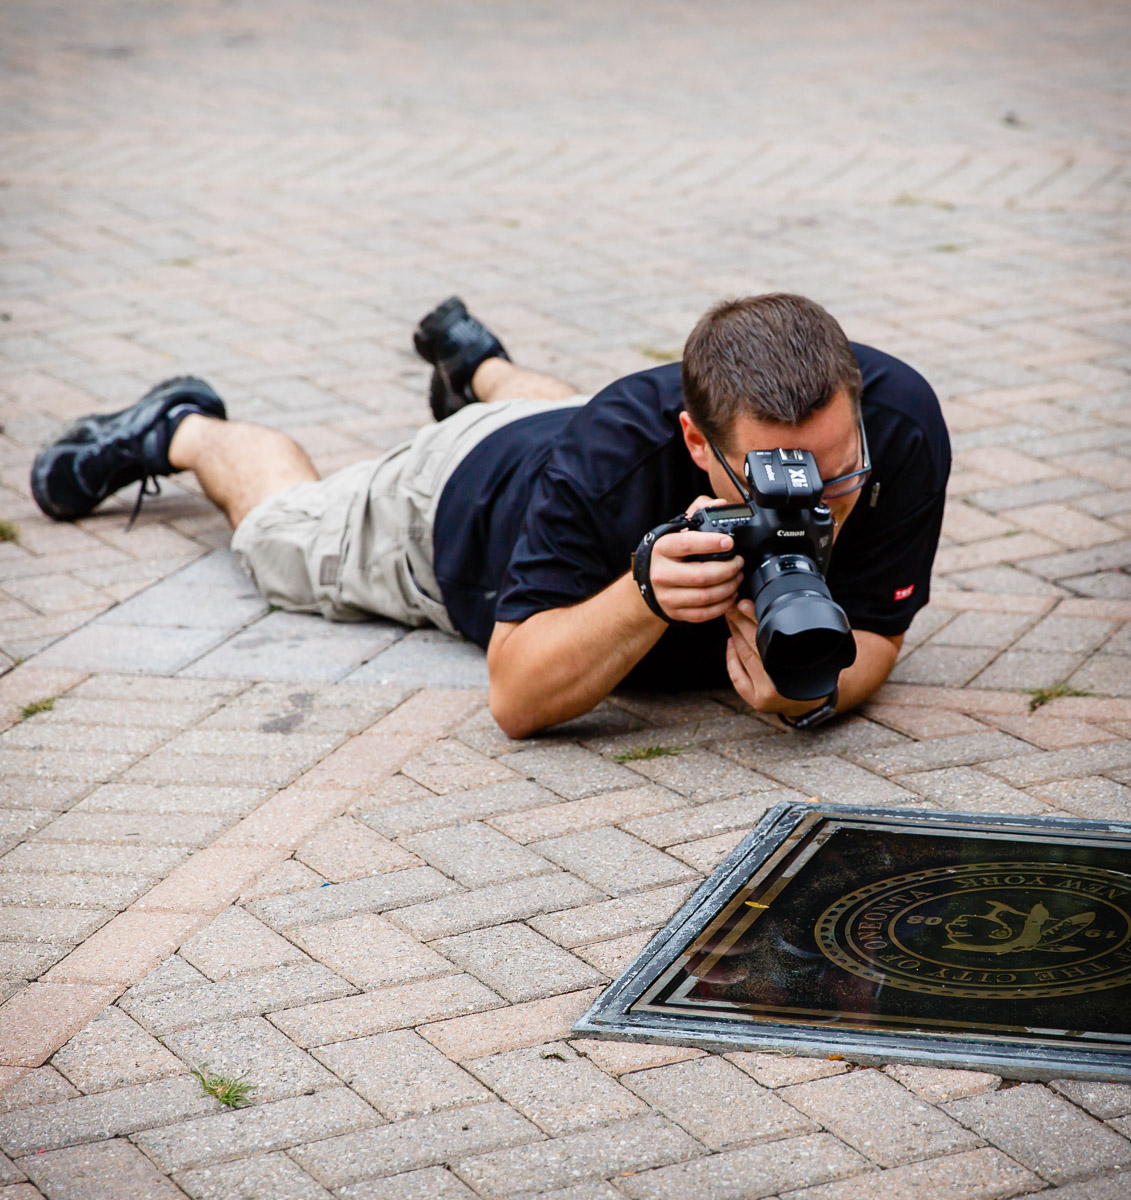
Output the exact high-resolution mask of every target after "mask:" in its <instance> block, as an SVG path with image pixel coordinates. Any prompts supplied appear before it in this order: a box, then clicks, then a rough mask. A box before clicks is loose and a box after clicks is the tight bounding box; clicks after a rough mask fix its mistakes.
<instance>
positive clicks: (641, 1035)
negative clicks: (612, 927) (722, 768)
mask: <svg viewBox="0 0 1131 1200" xmlns="http://www.w3.org/2000/svg"><path fill="white" fill-rule="evenodd" d="M574 1033H576V1034H580V1035H583V1036H586V1037H609V1038H617V1039H621V1040H624V1039H627V1040H633V1041H660V1042H671V1043H675V1044H678V1045H686V1046H702V1047H704V1048H707V1049H716V1050H718V1049H723V1050H777V1051H784V1052H786V1053H789V1052H793V1053H798V1054H819V1055H825V1056H828V1055H837V1056H840V1057H842V1058H844V1059H846V1060H849V1061H853V1062H858V1063H865V1064H876V1063H882V1062H903V1063H918V1064H923V1065H928V1066H952V1067H970V1068H976V1069H979V1070H992V1071H994V1072H996V1073H998V1074H1003V1075H1006V1076H1008V1077H1011V1078H1014V1079H1055V1078H1059V1077H1064V1076H1075V1077H1078V1078H1089V1079H1110V1080H1120V1081H1131V825H1128V824H1120V823H1111V822H1101V821H1079V820H1074V819H1071V818H1057V817H1013V816H1008V817H1007V816H990V815H986V814H983V813H941V812H928V811H922V810H912V809H894V808H861V807H855V806H847V805H823V806H818V805H814V804H779V805H777V806H776V807H775V808H773V809H771V810H770V811H769V812H768V813H766V815H765V816H764V817H763V819H762V820H761V821H760V822H759V824H758V825H757V827H756V828H755V829H754V830H753V831H752V832H751V833H750V834H749V836H747V837H746V838H745V839H744V841H743V842H742V843H741V845H739V846H738V847H737V849H736V850H735V851H734V852H733V853H732V854H731V855H730V856H729V857H728V858H727V860H726V861H725V862H724V863H723V864H722V865H721V866H720V867H719V868H718V869H717V870H716V871H715V872H714V874H712V876H711V877H710V878H709V879H708V880H707V881H706V882H705V883H704V884H703V885H702V886H701V887H700V888H699V889H698V891H696V893H695V894H694V895H693V896H692V897H691V899H690V900H689V901H688V902H687V903H686V904H685V905H684V906H683V908H681V909H680V911H679V912H678V913H677V914H676V915H675V917H674V918H673V919H672V921H671V922H670V923H669V924H668V926H667V927H666V928H665V929H664V930H662V931H661V932H660V933H659V934H658V935H657V936H656V937H655V938H653V940H652V942H651V943H650V944H649V945H648V946H647V948H646V949H645V950H644V952H643V953H642V954H641V955H640V957H639V958H637V960H636V961H635V962H634V963H633V964H632V966H631V967H629V969H628V970H627V971H626V972H625V973H624V975H622V976H621V978H620V979H618V980H617V981H616V982H615V983H614V984H613V985H612V986H611V987H610V988H609V989H608V990H607V991H606V992H605V993H604V994H603V995H602V996H601V997H600V998H599V999H598V1000H597V1002H596V1003H595V1004H594V1005H593V1007H592V1008H591V1009H590V1010H589V1011H588V1012H587V1013H586V1014H585V1016H583V1017H582V1018H581V1020H580V1021H579V1022H578V1023H577V1025H576V1026H575V1027H574Z"/></svg>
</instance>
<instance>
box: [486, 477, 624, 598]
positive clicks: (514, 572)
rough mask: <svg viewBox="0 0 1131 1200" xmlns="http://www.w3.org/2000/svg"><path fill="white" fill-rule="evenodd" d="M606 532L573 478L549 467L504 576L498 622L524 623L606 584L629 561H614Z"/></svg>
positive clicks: (595, 591) (594, 592) (527, 515)
mask: <svg viewBox="0 0 1131 1200" xmlns="http://www.w3.org/2000/svg"><path fill="white" fill-rule="evenodd" d="M606 532H607V531H606V530H605V529H604V528H603V524H602V522H601V521H600V519H599V518H598V516H597V514H596V513H595V512H594V510H593V508H592V506H591V503H590V501H589V499H588V497H586V496H585V495H583V494H582V493H581V492H580V491H579V489H578V488H577V486H576V485H575V483H574V482H573V481H572V480H571V479H569V478H568V477H567V476H566V475H564V474H563V473H561V472H558V471H555V470H553V469H552V468H550V469H547V470H546V471H544V472H543V473H542V476H541V478H540V479H539V481H538V484H537V486H536V487H535V489H534V493H533V495H532V496H531V503H530V509H529V511H528V512H527V514H526V519H525V520H524V521H523V524H522V528H521V531H520V532H519V535H518V540H517V542H516V543H515V547H514V552H513V553H512V555H511V559H510V562H509V564H508V565H507V569H506V571H505V572H504V574H503V579H502V583H501V585H500V587H499V596H498V600H497V601H496V606H495V620H497V621H525V620H526V618H527V617H531V616H533V615H534V614H535V613H539V612H544V611H546V610H547V609H552V608H566V607H569V606H571V605H574V604H579V603H580V602H581V601H582V600H586V599H588V598H589V597H590V596H593V595H595V594H596V593H597V592H599V591H601V590H602V589H603V588H605V587H607V586H608V585H609V584H610V583H612V582H613V580H614V579H616V578H617V576H618V575H619V574H623V572H624V571H627V570H628V567H629V563H628V562H627V561H626V562H625V563H624V564H623V570H617V565H616V564H615V563H613V562H611V561H610V548H609V546H608V545H607V539H606Z"/></svg>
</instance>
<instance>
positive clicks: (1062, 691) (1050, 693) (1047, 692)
mask: <svg viewBox="0 0 1131 1200" xmlns="http://www.w3.org/2000/svg"><path fill="white" fill-rule="evenodd" d="M1025 694H1026V695H1027V696H1031V697H1032V699H1031V700H1030V701H1029V711H1030V712H1031V713H1033V712H1036V711H1037V709H1038V708H1041V707H1042V706H1043V705H1045V704H1048V702H1049V701H1050V700H1059V699H1060V697H1061V696H1090V695H1091V694H1092V693H1091V692H1089V691H1085V689H1084V688H1075V687H1070V686H1069V685H1068V684H1067V683H1054V684H1053V685H1052V687H1044V688H1026V689H1025Z"/></svg>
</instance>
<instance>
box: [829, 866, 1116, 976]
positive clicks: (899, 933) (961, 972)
mask: <svg viewBox="0 0 1131 1200" xmlns="http://www.w3.org/2000/svg"><path fill="white" fill-rule="evenodd" d="M1129 901H1131V876H1128V875H1124V874H1122V873H1121V872H1118V871H1110V870H1106V869H1103V868H1099V867H1089V866H1083V865H1079V864H1076V863H1025V862H994V863H974V864H962V865H960V866H954V867H936V868H932V869H929V870H925V871H920V872H917V873H915V874H910V875H899V876H894V877H891V878H888V879H880V880H876V881H875V882H873V883H870V884H866V885H865V886H863V887H859V888H856V889H855V890H854V891H851V892H849V893H847V894H846V895H844V896H842V897H841V898H840V899H839V900H837V901H836V902H835V903H833V904H831V905H829V907H828V908H827V909H826V910H825V911H824V912H823V913H822V914H821V916H820V917H819V918H818V920H817V924H816V927H815V929H814V936H815V938H816V940H817V944H818V946H819V947H820V948H821V951H822V953H823V954H824V955H825V957H826V958H828V959H830V960H831V961H832V962H834V963H836V964H837V965H838V966H840V967H842V968H843V969H844V970H846V971H848V972H850V973H851V974H853V975H858V976H863V977H864V978H866V979H870V980H873V981H875V982H876V983H880V984H883V985H884V986H885V987H894V988H898V989H902V990H904V991H912V992H923V993H927V994H930V995H937V996H954V997H984V998H987V999H1000V1000H1008V999H1024V998H1026V997H1028V998H1033V997H1038V996H1065V995H1076V994H1079V993H1083V992H1092V991H1101V990H1105V989H1107V988H1114V987H1122V986H1123V985H1124V984H1127V983H1131V903H1129ZM1002 958H1006V959H1007V962H1004V963H1003V964H1002V965H1003V966H1004V967H1007V969H1006V970H994V969H993V968H992V963H993V960H994V959H1002Z"/></svg>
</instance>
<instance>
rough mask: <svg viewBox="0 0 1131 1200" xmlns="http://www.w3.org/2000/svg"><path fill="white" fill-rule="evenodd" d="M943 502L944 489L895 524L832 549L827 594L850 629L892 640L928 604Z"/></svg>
mask: <svg viewBox="0 0 1131 1200" xmlns="http://www.w3.org/2000/svg"><path fill="white" fill-rule="evenodd" d="M861 502H862V503H865V501H864V500H863V499H862V501H861ZM945 503H946V489H945V488H943V489H941V490H940V491H938V492H936V493H935V494H934V495H933V496H931V497H930V498H929V499H928V500H927V501H926V502H925V503H923V504H922V505H920V506H919V507H917V508H915V509H913V510H911V511H910V512H907V513H905V514H901V515H900V517H899V518H898V520H896V521H890V522H884V523H883V524H882V525H880V526H878V527H877V528H875V529H874V530H871V531H869V532H868V534H867V535H866V536H865V537H863V538H857V539H851V540H849V541H848V542H847V543H846V544H845V545H843V546H841V545H839V544H838V545H837V546H836V547H835V548H834V550H833V561H832V567H831V569H830V571H829V589H830V590H831V592H832V594H833V598H834V599H835V600H836V601H837V603H838V604H840V605H841V607H842V608H843V609H844V611H845V613H846V614H847V616H848V620H849V622H850V624H851V625H852V628H853V629H857V630H861V631H863V632H867V633H878V634H881V635H883V636H884V637H895V636H897V635H898V634H901V633H905V632H906V631H907V628H908V626H910V624H911V621H912V619H913V618H914V616H915V614H916V613H917V612H918V611H919V610H920V609H921V608H923V607H924V606H925V605H926V604H927V602H928V600H930V597H931V567H932V565H933V564H934V561H935V550H936V549H937V547H938V541H939V533H940V531H941V529H942V519H943V508H944V505H945ZM838 556H839V557H838Z"/></svg>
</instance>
